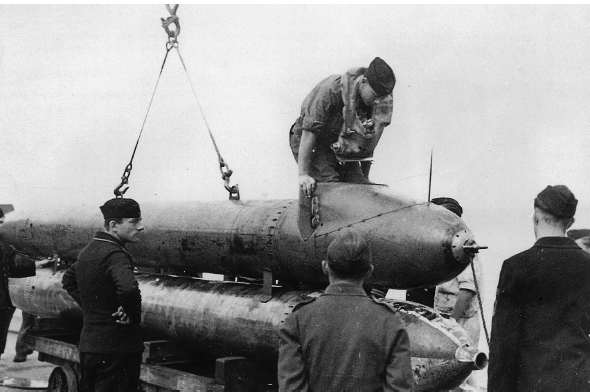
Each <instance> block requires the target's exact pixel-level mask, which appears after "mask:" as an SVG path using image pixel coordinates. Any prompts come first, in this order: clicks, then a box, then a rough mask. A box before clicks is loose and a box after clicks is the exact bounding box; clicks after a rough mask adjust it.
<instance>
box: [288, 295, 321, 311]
mask: <svg viewBox="0 0 590 392" xmlns="http://www.w3.org/2000/svg"><path fill="white" fill-rule="evenodd" d="M315 300H316V297H309V296H308V297H304V298H301V299H299V300H298V302H297V304H295V306H294V307H293V312H296V311H297V310H299V309H301V308H303V307H304V306H306V305H309V304H310V303H312V302H314V301H315Z"/></svg>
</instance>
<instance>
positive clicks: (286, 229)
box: [0, 183, 473, 289]
mask: <svg viewBox="0 0 590 392" xmlns="http://www.w3.org/2000/svg"><path fill="white" fill-rule="evenodd" d="M316 193H317V195H318V200H319V203H318V211H317V218H318V220H317V221H318V223H319V224H318V225H317V227H316V228H315V229H312V228H311V227H305V226H306V224H305V219H306V216H305V214H306V211H307V208H308V206H306V205H305V203H299V202H298V201H296V200H268V201H266V200H265V201H222V202H210V203H204V202H176V203H173V202H170V203H166V204H162V205H154V204H142V215H143V219H144V223H145V226H146V231H145V236H144V238H142V239H141V240H140V242H139V243H138V244H131V245H129V250H130V252H131V253H132V254H133V255H134V262H135V264H136V265H137V266H144V267H154V268H161V269H164V270H168V271H173V272H174V273H176V274H180V275H182V274H189V273H194V272H211V273H218V274H224V275H237V276H245V277H250V278H254V279H260V278H262V276H263V271H264V270H267V271H271V272H272V276H273V279H278V280H282V281H288V282H293V283H300V282H303V283H305V284H307V285H311V286H315V287H325V285H326V284H327V280H326V277H325V276H324V274H323V273H322V271H321V267H320V262H321V260H322V259H323V258H324V257H325V254H326V249H327V246H328V244H329V243H330V242H331V241H332V240H333V239H334V238H335V236H337V235H338V232H339V230H340V229H342V228H344V227H355V228H357V229H358V230H360V231H362V232H364V233H365V235H366V237H367V239H368V240H369V241H370V243H371V247H372V251H373V264H374V266H375V271H374V273H373V275H372V277H371V278H370V279H369V280H368V281H367V282H366V283H367V284H373V285H381V286H384V287H388V288H396V289H407V288H413V287H422V286H434V285H436V284H439V283H442V282H444V281H447V280H449V279H451V278H453V277H454V276H456V275H458V274H459V273H460V272H461V271H462V270H463V269H465V267H466V266H467V265H468V263H469V262H470V261H471V259H472V256H473V254H469V253H466V252H462V251H461V247H462V246H463V244H465V243H467V242H470V241H473V235H472V234H471V232H470V230H469V229H468V228H467V226H466V225H465V224H464V223H463V221H462V220H461V219H460V218H458V217H457V216H455V215H454V214H452V213H451V212H449V211H447V210H446V209H444V208H442V207H440V206H437V205H433V204H430V203H418V202H416V201H412V200H408V199H405V198H403V197H400V196H398V195H394V194H392V193H390V192H389V190H388V189H387V187H386V186H382V185H359V184H344V183H321V184H318V190H317V191H316ZM139 201H140V202H141V200H139ZM301 222H303V223H301ZM101 223H102V217H101V215H100V212H99V209H98V207H92V208H78V209H72V208H68V209H63V210H62V211H55V210H51V211H43V212H40V213H34V212H27V211H19V209H18V205H17V206H16V211H15V212H11V213H10V214H8V215H7V217H6V221H5V223H4V224H3V225H2V226H1V227H0V239H1V240H2V241H3V242H5V243H6V244H8V245H11V246H12V247H14V248H15V249H17V250H19V251H21V252H23V253H26V254H29V255H31V256H43V257H52V256H54V255H58V256H59V257H61V258H65V259H71V260H74V259H75V258H76V256H77V253H78V251H79V250H80V249H82V248H83V247H84V246H85V245H86V244H88V242H89V241H90V240H91V239H92V237H93V235H94V233H95V232H96V231H97V230H100V229H101ZM308 226H309V225H308Z"/></svg>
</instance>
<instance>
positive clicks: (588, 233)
mask: <svg viewBox="0 0 590 392" xmlns="http://www.w3.org/2000/svg"><path fill="white" fill-rule="evenodd" d="M567 236H568V237H569V238H571V239H572V240H574V241H575V240H579V239H580V238H584V237H590V229H574V230H570V231H568V232H567Z"/></svg>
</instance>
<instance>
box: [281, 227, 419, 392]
mask: <svg viewBox="0 0 590 392" xmlns="http://www.w3.org/2000/svg"><path fill="white" fill-rule="evenodd" d="M322 269H323V271H324V273H325V274H326V275H328V280H329V282H330V285H329V286H328V287H327V288H326V291H325V293H324V294H322V295H321V296H320V297H319V298H318V299H317V300H315V301H313V302H311V303H306V304H302V305H299V307H296V308H295V309H293V313H291V314H290V315H289V317H287V319H286V320H285V323H284V324H283V325H282V326H281V328H280V330H279V338H280V345H279V366H278V378H279V390H280V391H308V390H309V391H377V390H379V391H380V390H386V391H392V390H396V391H399V390H411V389H412V388H413V387H414V378H413V375H412V365H411V355H410V341H409V338H408V333H407V331H406V327H405V325H404V322H403V320H402V319H401V317H400V316H399V314H397V312H396V311H395V310H394V309H393V308H391V307H390V306H389V304H388V303H386V302H382V301H381V300H378V299H371V298H369V297H368V296H367V294H365V291H364V290H363V282H364V280H365V278H367V277H368V276H369V275H371V273H372V272H373V265H372V256H371V248H370V246H369V243H368V242H366V241H365V239H364V238H363V237H362V236H361V235H360V233H359V232H357V231H356V230H355V229H351V228H347V229H343V230H342V234H341V235H340V236H339V237H337V238H336V239H335V240H333V241H332V242H331V243H330V245H329V246H328V251H327V257H326V260H324V261H322Z"/></svg>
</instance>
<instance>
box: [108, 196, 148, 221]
mask: <svg viewBox="0 0 590 392" xmlns="http://www.w3.org/2000/svg"><path fill="white" fill-rule="evenodd" d="M100 210H101V211H102V215H103V216H104V218H105V219H118V218H140V217H141V211H140V209H139V204H137V202H136V201H135V200H133V199H124V198H121V197H119V198H115V199H111V200H109V201H107V202H106V203H104V206H101V207H100Z"/></svg>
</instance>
